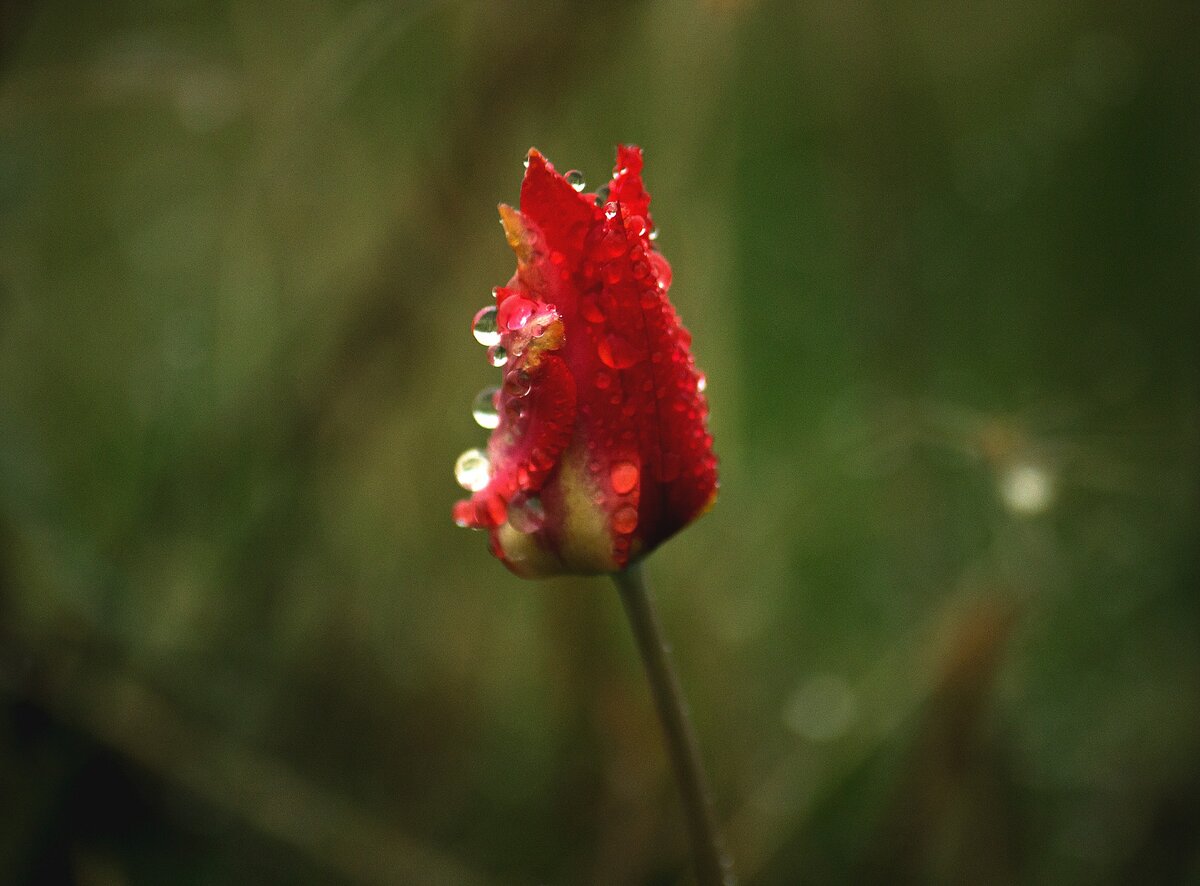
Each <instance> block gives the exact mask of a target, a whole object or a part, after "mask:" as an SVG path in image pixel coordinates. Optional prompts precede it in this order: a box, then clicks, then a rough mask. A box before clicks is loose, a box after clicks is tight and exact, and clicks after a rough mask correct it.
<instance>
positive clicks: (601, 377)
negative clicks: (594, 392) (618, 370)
mask: <svg viewBox="0 0 1200 886" xmlns="http://www.w3.org/2000/svg"><path fill="white" fill-rule="evenodd" d="M611 384H612V376H611V375H609V374H608V373H607V372H597V373H596V387H598V388H599V389H600V390H602V391H603V390H606V389H607V388H608V386H609V385H611Z"/></svg>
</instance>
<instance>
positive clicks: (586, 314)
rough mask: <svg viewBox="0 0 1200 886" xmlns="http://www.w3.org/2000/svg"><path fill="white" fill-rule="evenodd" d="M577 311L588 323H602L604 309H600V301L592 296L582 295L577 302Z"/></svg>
mask: <svg viewBox="0 0 1200 886" xmlns="http://www.w3.org/2000/svg"><path fill="white" fill-rule="evenodd" d="M579 312H580V313H581V314H583V319H584V320H587V321H588V322H589V323H603V322H604V311H602V310H600V303H599V301H597V300H596V299H595V298H594V297H592V296H584V297H583V298H582V299H580V302H579Z"/></svg>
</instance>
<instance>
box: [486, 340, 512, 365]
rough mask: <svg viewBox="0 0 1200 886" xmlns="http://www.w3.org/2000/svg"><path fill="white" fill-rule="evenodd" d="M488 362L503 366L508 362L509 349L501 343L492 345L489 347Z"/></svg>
mask: <svg viewBox="0 0 1200 886" xmlns="http://www.w3.org/2000/svg"><path fill="white" fill-rule="evenodd" d="M488 362H489V363H491V364H492V365H493V366H503V365H504V364H505V363H507V362H508V351H506V350H504V348H503V347H501V346H500V345H492V346H491V347H490V348H488Z"/></svg>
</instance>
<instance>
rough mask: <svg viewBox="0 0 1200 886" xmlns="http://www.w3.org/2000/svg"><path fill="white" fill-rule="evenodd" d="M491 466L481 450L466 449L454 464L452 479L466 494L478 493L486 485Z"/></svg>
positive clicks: (489, 476)
mask: <svg viewBox="0 0 1200 886" xmlns="http://www.w3.org/2000/svg"><path fill="white" fill-rule="evenodd" d="M491 473H492V466H491V464H490V463H489V462H488V457H487V455H485V454H484V452H483V450H481V449H468V450H467V451H466V452H464V453H463V454H462V455H460V456H459V457H458V461H456V462H455V463H454V479H455V480H457V481H458V485H459V486H461V487H462V488H463V489H466V490H467V491H468V492H478V491H479V490H481V489H484V488H486V487H487V485H488V480H490V479H491Z"/></svg>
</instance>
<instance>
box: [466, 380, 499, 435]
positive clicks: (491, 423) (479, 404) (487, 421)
mask: <svg viewBox="0 0 1200 886" xmlns="http://www.w3.org/2000/svg"><path fill="white" fill-rule="evenodd" d="M497 391H499V388H496V387H490V388H484V389H483V390H482V391H480V392H479V393H478V394H476V395H475V402H474V403H472V404H471V415H472V417H474V419H475V424H477V425H479V427H481V428H487V429H488V430H489V431H490V430H492V429H493V428H496V427H499V425H500V413H499V412H497V411H496V393H497Z"/></svg>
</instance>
